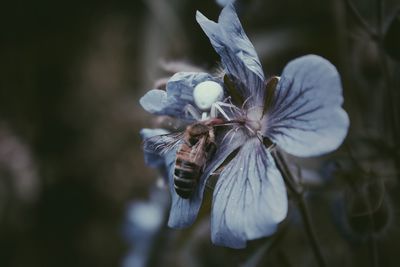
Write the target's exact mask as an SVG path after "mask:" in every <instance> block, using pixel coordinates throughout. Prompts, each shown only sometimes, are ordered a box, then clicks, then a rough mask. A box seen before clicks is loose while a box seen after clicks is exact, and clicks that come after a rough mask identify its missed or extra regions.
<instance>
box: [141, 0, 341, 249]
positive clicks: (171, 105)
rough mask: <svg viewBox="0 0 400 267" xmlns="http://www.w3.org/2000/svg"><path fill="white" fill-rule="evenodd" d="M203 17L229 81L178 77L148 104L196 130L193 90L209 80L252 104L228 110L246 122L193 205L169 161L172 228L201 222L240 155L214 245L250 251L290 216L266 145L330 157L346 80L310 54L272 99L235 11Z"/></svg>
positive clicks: (222, 150)
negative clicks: (191, 113)
mask: <svg viewBox="0 0 400 267" xmlns="http://www.w3.org/2000/svg"><path fill="white" fill-rule="evenodd" d="M196 18H197V21H198V23H199V24H200V26H201V27H202V29H203V30H204V32H205V33H206V35H207V36H208V37H209V39H210V41H211V44H212V45H213V47H214V49H215V50H216V52H217V53H218V54H219V55H220V57H221V61H222V65H223V67H224V71H225V73H226V77H227V79H226V80H225V84H224V81H223V79H221V78H218V77H212V76H211V75H210V74H207V73H177V74H175V75H174V76H173V77H172V78H171V79H170V81H169V82H168V83H167V90H166V92H165V91H162V90H156V89H155V90H151V91H150V92H148V93H147V94H146V95H145V96H144V97H142V99H141V100H140V103H141V104H142V106H143V108H144V109H146V110H147V111H149V112H151V113H153V114H158V115H169V116H173V117H176V118H180V119H183V120H186V121H188V123H190V120H193V118H190V117H188V116H187V114H185V112H184V107H185V106H186V105H187V104H192V105H193V103H194V100H193V93H192V92H193V88H194V87H195V86H196V85H197V84H199V83H200V82H203V81H207V80H212V81H216V82H218V83H220V84H221V85H223V86H224V88H225V97H229V96H231V97H232V99H233V98H234V96H232V95H229V93H230V92H232V89H228V87H229V88H231V87H232V86H228V84H226V83H227V82H228V81H231V83H232V84H233V87H234V90H235V92H236V94H237V95H239V97H240V98H241V99H242V102H244V103H241V104H240V105H238V104H237V107H228V108H225V110H226V113H228V115H229V116H231V119H232V120H236V121H241V122H242V123H240V124H237V125H234V126H233V127H228V128H227V130H226V131H225V132H223V133H221V134H220V135H219V136H217V144H218V147H217V151H216V153H215V155H214V156H213V157H212V158H211V159H210V160H209V162H208V163H207V164H206V167H205V170H204V172H203V174H202V176H201V177H200V179H199V185H198V186H197V190H196V192H194V194H193V195H192V196H191V197H190V198H189V199H183V198H181V197H179V196H178V195H177V194H176V192H175V190H174V187H173V171H174V160H173V159H171V158H173V156H174V154H172V156H171V154H169V155H167V156H166V158H169V159H168V160H167V161H168V162H169V163H168V169H169V177H168V178H169V182H170V192H171V196H172V206H171V212H170V217H169V221H168V225H169V226H170V227H174V228H182V227H187V226H189V225H191V224H192V223H193V222H194V220H195V219H196V216H197V213H198V211H199V208H200V206H201V203H202V198H203V192H204V188H205V185H206V181H207V179H208V178H209V176H210V175H211V174H212V173H213V172H214V171H216V170H217V168H219V167H220V166H221V164H222V163H224V161H225V160H226V159H227V158H228V157H229V156H230V155H232V156H233V155H234V157H233V158H232V159H231V160H230V162H228V163H227V164H226V165H225V166H224V168H223V170H222V172H221V173H220V176H219V178H218V181H217V183H216V186H215V189H214V193H213V205H212V213H211V229H212V233H211V235H212V241H213V243H214V244H218V245H224V246H228V247H232V248H243V247H245V246H246V241H247V240H252V239H256V238H260V237H265V236H268V235H271V234H273V233H274V232H275V231H276V229H277V225H278V224H279V223H280V222H281V221H282V220H284V219H285V217H286V215H287V209H288V201H287V194H286V187H285V184H284V182H283V179H282V176H281V174H280V172H279V171H278V169H277V167H276V165H275V162H274V160H273V158H272V156H271V154H270V151H269V149H268V148H267V147H266V146H265V145H264V144H263V142H262V141H263V140H267V141H268V142H271V143H274V144H276V145H277V146H279V147H280V148H281V149H283V150H284V151H286V152H288V153H290V154H292V155H295V156H303V157H308V156H318V155H322V154H324V153H328V152H331V151H333V150H335V149H337V148H338V147H339V146H340V144H341V143H342V142H343V140H344V138H345V136H346V134H347V131H348V127H349V119H348V116H347V114H346V112H345V111H344V110H343V109H342V108H341V105H342V103H343V97H342V86H341V82H340V77H339V74H338V72H337V70H336V68H335V67H334V66H333V65H332V64H331V63H329V62H328V61H327V60H325V59H323V58H321V57H319V56H316V55H307V56H303V57H300V58H297V59H295V60H293V61H291V62H289V63H288V64H287V66H286V67H285V68H284V70H283V73H282V76H281V78H280V80H279V82H278V84H277V86H276V89H275V90H274V91H272V94H270V95H268V94H267V93H266V78H265V76H264V73H263V70H262V67H261V63H260V61H259V59H258V56H257V54H256V52H255V49H254V47H253V45H252V44H251V42H250V41H249V39H248V38H247V36H246V34H245V33H244V30H243V28H242V26H241V24H240V21H239V19H238V17H237V14H236V12H235V9H234V7H233V5H232V4H230V5H227V6H226V7H225V8H224V9H223V10H222V12H221V15H220V17H219V20H218V23H215V22H213V21H210V20H208V19H207V18H206V17H205V16H203V15H202V14H201V13H200V12H198V13H197V16H196ZM244 100H245V101H244ZM266 103H268V106H267V107H266ZM165 141H167V140H165ZM149 152H151V151H147V152H146V153H149ZM172 153H175V152H174V151H173V152H172ZM233 153H236V154H233Z"/></svg>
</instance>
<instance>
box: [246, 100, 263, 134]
mask: <svg viewBox="0 0 400 267" xmlns="http://www.w3.org/2000/svg"><path fill="white" fill-rule="evenodd" d="M261 114H262V107H258V106H256V107H251V108H250V109H249V110H248V111H247V114H246V128H247V129H249V131H251V132H252V133H253V134H257V132H259V131H260V130H261V127H262V125H261V121H260V118H261Z"/></svg>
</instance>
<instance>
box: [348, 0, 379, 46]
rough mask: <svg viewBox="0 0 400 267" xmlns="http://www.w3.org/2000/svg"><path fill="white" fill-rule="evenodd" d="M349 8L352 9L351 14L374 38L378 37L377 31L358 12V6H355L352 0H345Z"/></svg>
mask: <svg viewBox="0 0 400 267" xmlns="http://www.w3.org/2000/svg"><path fill="white" fill-rule="evenodd" d="M345 2H346V5H347V7H348V9H349V10H350V12H351V14H352V15H353V16H354V17H355V18H356V20H357V21H358V23H359V24H360V26H361V27H362V28H363V29H364V30H365V31H366V32H367V33H368V34H369V35H370V36H371V37H372V38H373V39H375V38H376V37H377V34H376V32H374V31H373V30H372V29H371V27H370V25H369V24H368V22H367V21H366V20H365V19H364V18H363V17H362V16H361V14H360V13H359V12H358V10H357V8H356V7H355V6H354V4H353V2H352V1H351V0H345Z"/></svg>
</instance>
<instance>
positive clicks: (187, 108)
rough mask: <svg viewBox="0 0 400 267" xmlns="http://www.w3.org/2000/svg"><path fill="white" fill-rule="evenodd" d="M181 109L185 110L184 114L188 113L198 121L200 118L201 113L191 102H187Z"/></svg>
mask: <svg viewBox="0 0 400 267" xmlns="http://www.w3.org/2000/svg"><path fill="white" fill-rule="evenodd" d="M183 111H184V112H185V115H190V116H192V117H193V118H194V119H195V120H197V121H199V120H201V115H200V113H199V112H198V111H197V109H196V108H195V107H193V106H192V105H191V104H187V105H186V106H185V107H184V108H183Z"/></svg>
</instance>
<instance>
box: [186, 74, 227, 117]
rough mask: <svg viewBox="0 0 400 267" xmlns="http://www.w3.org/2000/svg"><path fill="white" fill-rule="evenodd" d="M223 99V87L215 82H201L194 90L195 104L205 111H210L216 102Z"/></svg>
mask: <svg viewBox="0 0 400 267" xmlns="http://www.w3.org/2000/svg"><path fill="white" fill-rule="evenodd" d="M223 97H224V90H223V89H222V86H221V85H220V84H219V83H217V82H214V81H205V82H201V83H199V84H198V85H196V87H195V88H194V90H193V98H194V103H195V104H196V106H197V107H198V108H199V109H201V110H203V111H208V110H210V109H211V106H212V105H213V104H214V103H215V102H217V101H221V100H222V98H223Z"/></svg>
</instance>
